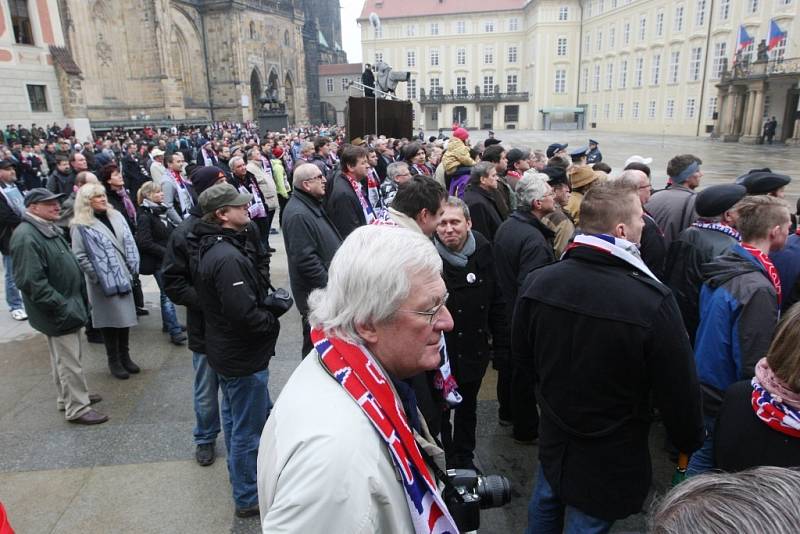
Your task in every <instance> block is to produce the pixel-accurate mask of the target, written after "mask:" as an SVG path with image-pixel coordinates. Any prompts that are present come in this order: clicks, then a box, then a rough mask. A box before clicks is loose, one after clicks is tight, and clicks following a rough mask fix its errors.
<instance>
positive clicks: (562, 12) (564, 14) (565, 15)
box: [558, 6, 569, 21]
mask: <svg viewBox="0 0 800 534" xmlns="http://www.w3.org/2000/svg"><path fill="white" fill-rule="evenodd" d="M558 20H559V21H565V20H569V7H568V6H561V7H560V8H558Z"/></svg>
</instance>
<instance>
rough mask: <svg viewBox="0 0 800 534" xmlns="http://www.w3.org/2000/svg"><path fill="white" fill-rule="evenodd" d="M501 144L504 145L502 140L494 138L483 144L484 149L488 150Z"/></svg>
mask: <svg viewBox="0 0 800 534" xmlns="http://www.w3.org/2000/svg"><path fill="white" fill-rule="evenodd" d="M500 143H502V141H501V140H500V139H495V138H494V137H490V138H489V139H487V140H486V141H484V142H483V148H484V149H486V148H489V147H490V146H492V145H499V144H500Z"/></svg>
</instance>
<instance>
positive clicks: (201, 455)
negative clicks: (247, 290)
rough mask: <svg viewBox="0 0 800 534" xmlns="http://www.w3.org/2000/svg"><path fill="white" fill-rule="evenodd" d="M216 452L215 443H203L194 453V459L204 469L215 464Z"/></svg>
mask: <svg viewBox="0 0 800 534" xmlns="http://www.w3.org/2000/svg"><path fill="white" fill-rule="evenodd" d="M215 458H216V452H215V451H214V444H213V443H201V444H200V445H198V446H197V450H195V451H194V459H195V460H197V463H198V464H200V465H202V466H203V467H206V466H209V465H211V464H213V463H214V459H215Z"/></svg>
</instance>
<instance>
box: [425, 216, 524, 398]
mask: <svg viewBox="0 0 800 534" xmlns="http://www.w3.org/2000/svg"><path fill="white" fill-rule="evenodd" d="M472 233H473V235H474V236H475V252H474V253H473V254H472V255H471V256H470V257H469V259H468V260H467V265H466V266H464V267H457V266H455V265H451V264H450V263H448V262H447V260H445V259H444V258H442V259H443V260H444V272H443V274H442V277H443V278H444V282H445V284H446V286H447V291H448V292H449V293H450V298H449V299H448V301H447V309H448V310H450V313H451V314H452V316H453V322H454V326H453V330H452V331H450V332H445V335H444V336H445V340H446V341H447V354H448V356H449V357H450V365H451V366H452V368H453V374H454V375H455V377H456V382H464V383H467V382H476V381H478V380H481V379H482V378H483V375H484V373H485V372H486V366H487V365H488V363H489V358H490V356H491V355H492V353H493V352H494V354H496V355H497V356H498V357H499V358H502V359H507V358H508V350H509V332H508V321H506V313H505V301H504V300H503V295H502V292H501V290H500V285H499V284H498V282H497V274H496V272H495V268H494V257H493V256H492V244H491V243H489V241H487V240H486V238H485V237H483V236H482V235H481V234H479V233H478V232H475V231H473V232H472ZM437 239H438V238H437Z"/></svg>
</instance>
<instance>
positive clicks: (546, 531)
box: [525, 464, 614, 534]
mask: <svg viewBox="0 0 800 534" xmlns="http://www.w3.org/2000/svg"><path fill="white" fill-rule="evenodd" d="M599 491H602V488H599ZM565 515H566V519H567V521H566V522H567V526H566V529H564V516H565ZM613 524H614V522H613V521H606V520H605V519H599V518H597V517H592V516H590V515H587V514H585V513H583V512H581V511H580V510H578V509H577V508H575V507H573V506H565V505H564V503H562V502H561V500H560V499H559V498H558V497H557V496H556V495H555V493H553V488H551V487H550V483H549V482H547V478H545V476H544V471H543V470H542V466H541V464H540V465H539V470H538V471H537V473H536V487H535V488H534V489H533V496H532V497H531V502H530V504H528V528H527V529H525V534H551V533H552V534H561V532H562V530H563V532H564V533H565V534H604V533H606V532H608V531H609V530H611V526H612V525H613Z"/></svg>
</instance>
